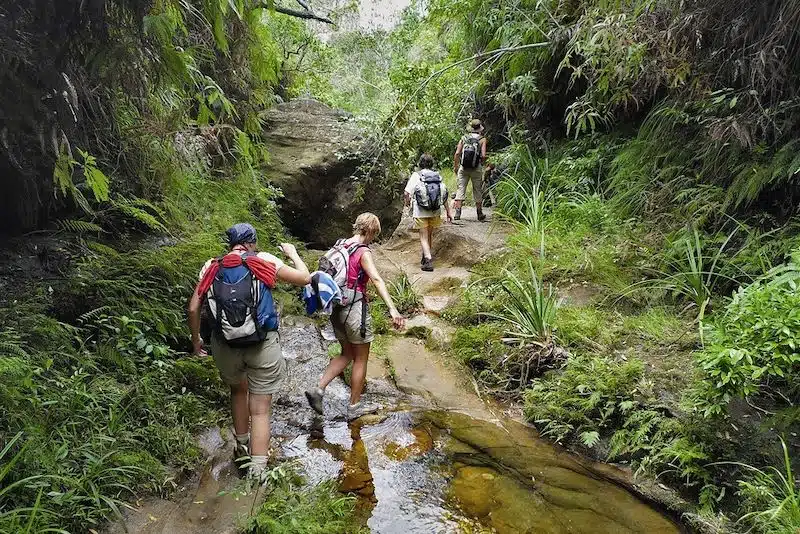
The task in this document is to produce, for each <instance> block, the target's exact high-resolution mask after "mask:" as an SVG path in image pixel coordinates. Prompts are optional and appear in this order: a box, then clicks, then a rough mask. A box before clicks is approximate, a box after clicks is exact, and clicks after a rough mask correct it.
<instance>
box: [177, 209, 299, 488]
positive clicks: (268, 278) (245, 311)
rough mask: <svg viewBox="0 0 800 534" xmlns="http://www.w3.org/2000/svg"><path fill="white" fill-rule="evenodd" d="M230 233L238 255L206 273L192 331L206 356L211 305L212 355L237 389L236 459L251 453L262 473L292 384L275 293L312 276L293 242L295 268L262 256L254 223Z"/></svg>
mask: <svg viewBox="0 0 800 534" xmlns="http://www.w3.org/2000/svg"><path fill="white" fill-rule="evenodd" d="M226 234H227V239H228V245H229V247H230V251H229V252H228V253H227V254H226V255H224V256H221V257H219V258H212V259H210V260H208V261H207V262H206V264H205V265H204V266H203V268H202V269H201V271H200V282H199V283H198V284H197V287H196V288H195V291H194V292H193V293H192V297H191V299H190V301H189V328H190V330H191V333H192V345H193V349H194V353H195V354H199V353H202V352H203V345H204V343H205V340H203V339H202V338H201V337H200V327H201V316H200V312H201V307H205V316H206V320H207V321H208V323H209V324H208V325H207V327H208V329H209V330H210V331H211V332H212V334H211V339H210V344H211V354H212V356H213V357H214V363H215V364H216V366H217V368H218V370H219V373H220V376H221V377H222V380H223V381H224V382H225V383H226V384H227V385H228V386H230V388H231V412H232V415H233V427H234V432H235V439H236V443H235V446H234V460H235V461H237V462H243V461H245V460H246V458H247V457H248V456H249V458H250V460H249V469H250V473H251V474H252V475H254V476H259V475H260V474H261V473H262V472H263V471H264V468H265V467H266V463H267V455H268V450H269V440H270V422H269V417H270V410H271V406H272V395H273V394H274V393H276V392H277V391H278V390H279V389H280V387H281V386H282V384H283V382H284V381H285V379H286V361H285V360H284V359H283V354H282V352H281V345H280V338H279V337H278V323H279V318H278V312H277V309H276V308H275V301H274V299H273V297H272V289H273V288H274V287H275V284H276V283H277V282H279V281H280V282H287V283H289V284H292V285H295V286H300V287H302V286H305V285H306V284H308V283H309V282H310V280H311V278H310V276H309V272H308V268H307V267H306V265H305V264H304V263H303V260H302V259H300V256H299V255H298V254H297V250H296V249H295V247H294V246H293V245H291V244H289V243H284V244H282V245H281V251H282V252H283V253H284V255H286V257H287V258H288V259H289V260H290V261H291V262H292V264H294V267H289V266H288V265H285V264H284V262H283V261H282V260H280V259H279V258H277V257H275V256H273V255H272V254H269V253H267V252H258V251H257V246H256V243H257V239H256V230H255V228H253V226H251V225H250V224H247V223H239V224H236V225H234V226H233V227H231V228H230V229H228V231H227V232H226ZM240 467H241V465H240Z"/></svg>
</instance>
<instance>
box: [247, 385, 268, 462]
mask: <svg viewBox="0 0 800 534" xmlns="http://www.w3.org/2000/svg"><path fill="white" fill-rule="evenodd" d="M271 407H272V395H256V394H253V393H251V394H250V417H251V419H252V422H251V429H250V455H251V456H266V455H267V451H268V450H269V438H270V428H269V416H270V409H271Z"/></svg>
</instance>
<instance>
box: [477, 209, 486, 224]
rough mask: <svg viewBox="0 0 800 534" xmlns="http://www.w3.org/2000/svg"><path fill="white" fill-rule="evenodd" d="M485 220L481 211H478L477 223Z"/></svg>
mask: <svg viewBox="0 0 800 534" xmlns="http://www.w3.org/2000/svg"><path fill="white" fill-rule="evenodd" d="M485 220H486V215H485V214H484V213H483V212H482V211H481V210H478V222H483V221H485Z"/></svg>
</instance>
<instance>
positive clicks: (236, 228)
mask: <svg viewBox="0 0 800 534" xmlns="http://www.w3.org/2000/svg"><path fill="white" fill-rule="evenodd" d="M225 235H227V236H228V245H230V246H232V247H233V246H236V245H241V244H243V243H255V242H256V229H255V228H253V225H252V224H248V223H237V224H234V225H233V226H231V227H230V228H228V229H227V230H226V231H225Z"/></svg>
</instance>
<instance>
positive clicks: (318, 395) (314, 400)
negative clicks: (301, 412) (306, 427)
mask: <svg viewBox="0 0 800 534" xmlns="http://www.w3.org/2000/svg"><path fill="white" fill-rule="evenodd" d="M324 394H325V392H324V391H323V390H322V388H314V389H309V390H308V391H306V400H307V401H308V405H309V406H311V408H312V409H313V410H314V411H315V412H317V413H318V414H320V415H322V396H323V395H324Z"/></svg>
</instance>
